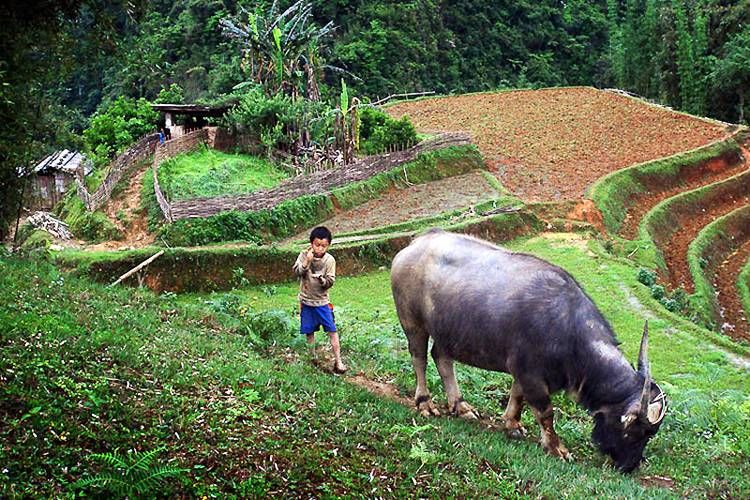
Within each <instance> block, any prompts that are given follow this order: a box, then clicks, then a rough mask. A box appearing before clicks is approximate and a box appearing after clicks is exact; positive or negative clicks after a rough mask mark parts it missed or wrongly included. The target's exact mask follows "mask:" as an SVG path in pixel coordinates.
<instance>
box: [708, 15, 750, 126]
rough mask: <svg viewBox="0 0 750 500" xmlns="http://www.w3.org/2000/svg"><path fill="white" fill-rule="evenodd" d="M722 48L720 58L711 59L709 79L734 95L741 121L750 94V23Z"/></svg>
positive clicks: (738, 119)
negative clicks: (711, 67) (722, 52)
mask: <svg viewBox="0 0 750 500" xmlns="http://www.w3.org/2000/svg"><path fill="white" fill-rule="evenodd" d="M723 49H724V54H723V56H722V57H721V58H713V59H712V60H711V64H712V66H713V70H712V71H711V81H712V84H713V86H714V88H716V89H717V90H720V91H725V92H726V91H728V92H730V93H733V94H734V95H735V96H736V98H737V101H736V102H737V115H736V116H737V121H738V122H739V123H742V122H743V121H745V120H746V118H745V107H746V106H747V103H748V97H749V94H750V25H745V27H744V29H743V30H742V31H741V32H739V33H737V34H736V35H735V36H734V37H733V38H732V39H731V40H729V42H727V44H726V45H725V46H724V48H723Z"/></svg>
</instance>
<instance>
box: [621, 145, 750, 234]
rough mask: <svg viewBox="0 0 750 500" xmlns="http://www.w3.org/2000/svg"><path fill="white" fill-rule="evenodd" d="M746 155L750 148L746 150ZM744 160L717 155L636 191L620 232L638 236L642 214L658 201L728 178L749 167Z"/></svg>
mask: <svg viewBox="0 0 750 500" xmlns="http://www.w3.org/2000/svg"><path fill="white" fill-rule="evenodd" d="M745 157H747V152H746V153H745ZM747 168H748V165H747V164H746V163H744V162H738V163H729V162H727V161H724V160H723V159H721V158H714V159H713V160H711V161H708V162H706V163H705V164H703V165H701V166H700V167H699V168H695V169H691V170H690V172H689V174H688V175H686V176H684V177H682V178H680V179H676V180H675V182H673V183H670V184H668V185H659V184H654V185H652V186H649V189H648V190H646V191H643V192H641V193H636V194H634V195H633V196H632V197H631V198H630V201H629V208H628V213H627V214H626V215H625V219H624V220H623V223H622V227H621V228H620V236H622V237H623V238H626V239H629V240H632V239H634V238H635V237H636V236H638V226H639V225H640V223H641V220H642V219H643V217H644V216H645V215H646V214H647V213H648V212H649V211H650V210H651V209H652V208H654V207H655V206H656V205H658V204H659V203H661V202H662V201H664V200H666V199H668V198H671V197H673V196H675V195H678V194H680V193H683V192H685V191H692V190H693V189H698V188H699V187H703V186H707V185H709V184H713V183H715V182H719V181H722V180H724V179H728V178H729V177H732V176H733V175H737V174H739V173H740V172H742V171H743V170H745V169H747Z"/></svg>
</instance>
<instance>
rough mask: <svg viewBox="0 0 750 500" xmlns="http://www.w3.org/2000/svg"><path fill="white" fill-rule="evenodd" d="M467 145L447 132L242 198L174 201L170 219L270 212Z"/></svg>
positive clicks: (465, 136) (460, 135)
mask: <svg viewBox="0 0 750 500" xmlns="http://www.w3.org/2000/svg"><path fill="white" fill-rule="evenodd" d="M467 144H471V137H470V136H469V134H467V133H461V132H459V133H445V134H441V135H438V136H437V137H435V138H433V139H430V140H427V141H423V142H420V143H419V144H417V145H415V146H412V147H411V148H409V149H407V150H404V151H399V152H395V153H390V154H382V155H376V156H369V157H366V158H362V159H360V160H358V161H355V162H354V163H351V164H349V165H343V166H340V167H335V168H330V169H326V170H321V171H317V172H313V173H311V174H308V175H300V176H297V177H293V178H291V179H289V180H287V181H285V182H282V183H281V184H279V185H278V186H276V187H274V188H271V189H266V190H262V191H256V192H254V193H250V194H246V195H239V196H220V197H216V198H195V199H192V200H179V201H174V202H172V203H170V204H169V219H167V220H168V221H170V222H171V221H175V220H179V219H186V218H194V217H209V216H211V215H215V214H218V213H220V212H225V211H229V210H240V211H254V210H262V209H270V208H273V207H275V206H276V205H278V204H279V203H281V202H283V201H286V200H289V199H293V198H297V197H299V196H303V195H309V194H324V193H327V192H329V191H331V190H332V189H334V188H337V187H339V186H343V185H345V184H349V183H351V182H357V181H361V180H365V179H368V178H369V177H372V176H373V175H376V174H379V173H381V172H385V171H388V170H391V169H393V168H396V167H398V166H400V165H402V164H404V163H407V162H410V161H413V160H414V159H415V158H416V157H417V155H418V154H420V153H424V152H427V151H435V150H438V149H443V148H447V147H450V146H459V145H467ZM163 210H164V209H163ZM165 218H166V215H165Z"/></svg>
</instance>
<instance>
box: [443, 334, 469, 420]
mask: <svg viewBox="0 0 750 500" xmlns="http://www.w3.org/2000/svg"><path fill="white" fill-rule="evenodd" d="M432 359H433V360H435V366H437V369H438V373H439V374H440V378H441V379H442V380H443V388H444V389H445V394H446V396H447V397H448V408H449V409H450V412H451V413H452V414H453V415H456V416H459V417H461V418H467V419H470V420H476V419H478V418H479V413H478V412H477V411H476V410H475V409H474V408H473V407H472V406H471V405H470V404H469V403H467V402H466V401H464V398H463V397H461V390H460V389H459V388H458V382H456V374H455V372H454V371H453V359H451V358H449V357H448V356H447V355H446V354H445V352H443V350H442V349H441V348H440V346H439V345H438V344H437V343H435V344H433V345H432Z"/></svg>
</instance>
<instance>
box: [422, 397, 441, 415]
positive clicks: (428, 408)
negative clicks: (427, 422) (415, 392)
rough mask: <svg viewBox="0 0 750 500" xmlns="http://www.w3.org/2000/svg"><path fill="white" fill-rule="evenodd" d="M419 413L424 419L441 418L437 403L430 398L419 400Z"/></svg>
mask: <svg viewBox="0 0 750 500" xmlns="http://www.w3.org/2000/svg"><path fill="white" fill-rule="evenodd" d="M417 411H418V412H419V413H420V415H422V416H423V417H439V416H440V410H438V409H437V406H435V403H433V402H432V400H431V399H430V398H429V396H423V397H420V398H417Z"/></svg>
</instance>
